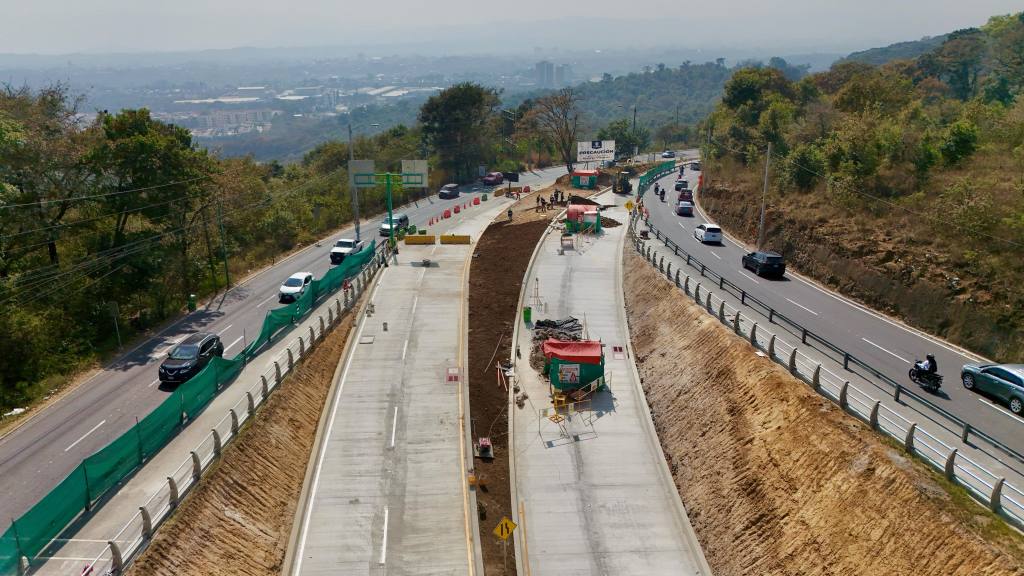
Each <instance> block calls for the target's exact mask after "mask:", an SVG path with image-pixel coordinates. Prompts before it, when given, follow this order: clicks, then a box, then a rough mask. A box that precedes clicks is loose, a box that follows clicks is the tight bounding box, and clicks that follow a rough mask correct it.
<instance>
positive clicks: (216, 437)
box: [210, 428, 224, 458]
mask: <svg viewBox="0 0 1024 576" xmlns="http://www.w3.org/2000/svg"><path fill="white" fill-rule="evenodd" d="M210 432H212V433H213V455H214V456H215V457H217V458H220V451H221V450H223V449H224V443H223V442H221V440H220V432H217V429H216V428H211V429H210Z"/></svg>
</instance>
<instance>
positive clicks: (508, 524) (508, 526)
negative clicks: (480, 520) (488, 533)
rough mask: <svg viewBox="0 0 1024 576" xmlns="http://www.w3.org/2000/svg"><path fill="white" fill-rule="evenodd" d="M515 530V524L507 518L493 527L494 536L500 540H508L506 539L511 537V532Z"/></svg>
mask: <svg viewBox="0 0 1024 576" xmlns="http://www.w3.org/2000/svg"><path fill="white" fill-rule="evenodd" d="M515 529H516V523H515V522H513V521H511V520H509V519H508V516H505V517H504V518H502V519H501V522H498V525H497V526H495V527H494V535H495V536H497V537H498V538H501V539H502V540H508V537H509V536H511V535H512V531H513V530H515Z"/></svg>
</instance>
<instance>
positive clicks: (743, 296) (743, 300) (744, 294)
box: [740, 290, 747, 305]
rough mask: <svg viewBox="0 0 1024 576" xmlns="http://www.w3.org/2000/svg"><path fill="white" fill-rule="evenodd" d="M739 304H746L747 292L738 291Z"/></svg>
mask: <svg viewBox="0 0 1024 576" xmlns="http://www.w3.org/2000/svg"><path fill="white" fill-rule="evenodd" d="M740 304H743V305H746V304H747V291H746V290H740Z"/></svg>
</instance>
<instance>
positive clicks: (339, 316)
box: [334, 292, 347, 318]
mask: <svg viewBox="0 0 1024 576" xmlns="http://www.w3.org/2000/svg"><path fill="white" fill-rule="evenodd" d="M346 294H347V292H346ZM334 304H335V305H336V307H337V308H338V318H341V301H340V300H338V299H335V300H334Z"/></svg>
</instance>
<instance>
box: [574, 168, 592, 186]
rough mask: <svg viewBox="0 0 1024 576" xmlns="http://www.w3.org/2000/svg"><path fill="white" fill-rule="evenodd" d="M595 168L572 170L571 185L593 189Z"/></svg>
mask: <svg viewBox="0 0 1024 576" xmlns="http://www.w3.org/2000/svg"><path fill="white" fill-rule="evenodd" d="M597 174H598V172H597V170H573V171H572V185H573V187H574V188H583V189H586V190H593V189H594V188H596V187H597Z"/></svg>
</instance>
